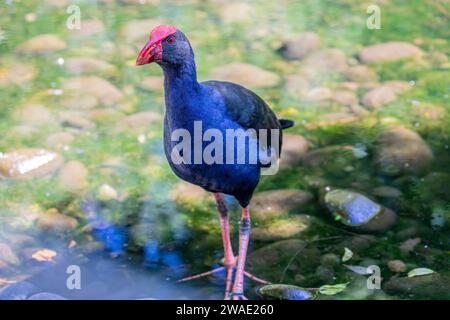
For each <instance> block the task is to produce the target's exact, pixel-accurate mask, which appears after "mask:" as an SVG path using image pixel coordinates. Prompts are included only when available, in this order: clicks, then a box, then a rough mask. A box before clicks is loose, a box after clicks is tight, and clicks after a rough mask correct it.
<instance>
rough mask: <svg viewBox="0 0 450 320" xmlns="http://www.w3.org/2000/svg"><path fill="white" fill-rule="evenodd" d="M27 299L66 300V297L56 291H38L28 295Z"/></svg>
mask: <svg viewBox="0 0 450 320" xmlns="http://www.w3.org/2000/svg"><path fill="white" fill-rule="evenodd" d="M27 300H67V299H66V298H64V297H62V296H60V295H59V294H56V293H51V292H39V293H36V294H33V295H32V296H30V297H29V298H28V299H27Z"/></svg>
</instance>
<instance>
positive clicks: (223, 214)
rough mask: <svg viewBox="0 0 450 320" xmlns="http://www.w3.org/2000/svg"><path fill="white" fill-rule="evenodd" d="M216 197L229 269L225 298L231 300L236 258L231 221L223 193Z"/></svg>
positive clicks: (225, 260)
mask: <svg viewBox="0 0 450 320" xmlns="http://www.w3.org/2000/svg"><path fill="white" fill-rule="evenodd" d="M214 198H215V199H216V203H217V210H218V211H219V214H220V229H221V232H222V242H223V250H224V255H225V259H224V266H225V269H226V270H227V278H226V286H225V300H229V299H230V292H231V281H232V278H233V269H234V264H235V259H234V254H233V248H232V247H231V241H230V223H229V219H228V209H227V206H226V204H225V201H224V199H223V196H222V194H220V193H214Z"/></svg>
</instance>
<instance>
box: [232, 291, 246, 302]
mask: <svg viewBox="0 0 450 320" xmlns="http://www.w3.org/2000/svg"><path fill="white" fill-rule="evenodd" d="M230 295H231V298H232V299H233V300H248V299H247V298H246V297H245V296H244V293H243V292H232V293H231V294H230Z"/></svg>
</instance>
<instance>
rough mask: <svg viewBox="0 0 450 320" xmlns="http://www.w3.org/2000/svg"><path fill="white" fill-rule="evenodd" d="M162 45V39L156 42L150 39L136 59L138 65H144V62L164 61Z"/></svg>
mask: <svg viewBox="0 0 450 320" xmlns="http://www.w3.org/2000/svg"><path fill="white" fill-rule="evenodd" d="M162 51H163V50H162V45H161V41H158V42H154V41H152V40H150V41H149V42H147V44H146V45H145V46H144V47H143V48H142V50H141V52H139V55H138V57H137V59H136V65H137V66H142V65H144V64H148V63H152V62H159V61H162Z"/></svg>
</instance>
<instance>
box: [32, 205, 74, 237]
mask: <svg viewBox="0 0 450 320" xmlns="http://www.w3.org/2000/svg"><path fill="white" fill-rule="evenodd" d="M37 224H38V227H39V228H40V229H41V230H43V231H51V232H67V231H72V230H74V229H75V228H76V227H77V225H78V222H77V220H76V219H74V218H72V217H69V216H66V215H63V214H61V213H59V211H58V210H57V209H55V208H52V209H48V210H47V211H46V212H45V213H43V214H42V215H41V216H40V217H39V218H38V221H37Z"/></svg>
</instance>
